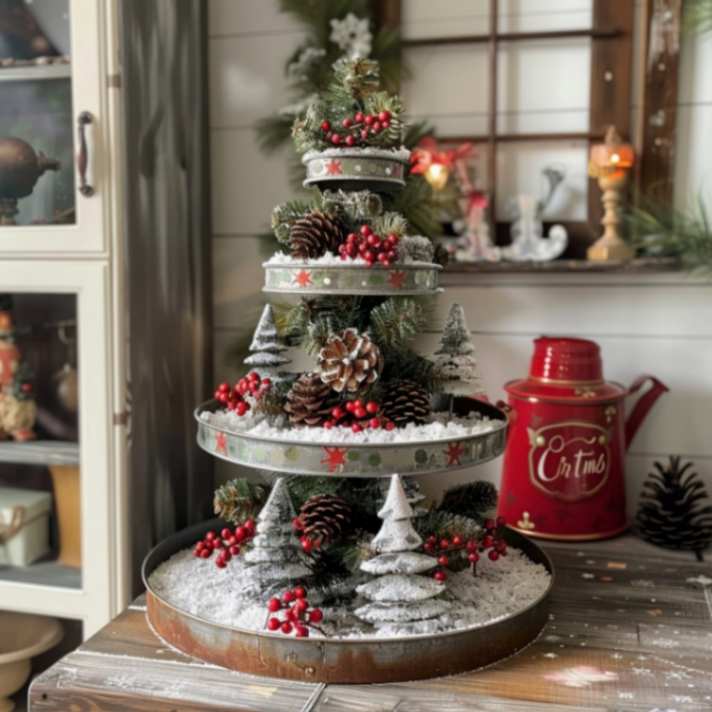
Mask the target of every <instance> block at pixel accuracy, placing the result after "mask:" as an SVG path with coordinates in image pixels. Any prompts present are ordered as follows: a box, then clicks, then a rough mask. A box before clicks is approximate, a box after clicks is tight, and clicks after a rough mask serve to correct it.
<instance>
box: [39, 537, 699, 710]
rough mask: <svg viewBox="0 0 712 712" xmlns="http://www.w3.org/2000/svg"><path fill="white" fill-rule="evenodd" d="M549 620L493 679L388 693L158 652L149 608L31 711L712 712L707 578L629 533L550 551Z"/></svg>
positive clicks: (67, 665) (477, 677) (94, 649)
mask: <svg viewBox="0 0 712 712" xmlns="http://www.w3.org/2000/svg"><path fill="white" fill-rule="evenodd" d="M546 548H547V551H548V553H549V554H550V555H551V557H552V559H553V561H554V566H555V569H556V582H555V585H554V590H553V594H552V601H551V615H550V621H549V623H548V625H547V626H546V628H545V630H544V631H543V633H542V635H541V636H540V637H539V639H538V640H537V641H535V642H534V643H533V644H532V645H530V646H529V647H528V648H526V649H525V650H524V651H522V652H521V653H520V654H519V655H516V656H514V657H512V658H509V659H507V660H504V661H502V662H500V663H498V664H496V665H493V666H491V667H490V668H487V669H485V670H480V671H476V672H472V673H467V674H464V675H458V676H454V677H446V678H435V679H432V680H424V681H420V682H408V683H397V684H388V685H330V686H328V687H327V686H324V685H317V684H306V683H294V682H283V681H280V680H275V679H267V678H258V677H252V676H248V675H241V674H239V673H235V672H231V671H229V670H224V669H222V668H219V667H216V666H214V665H209V664H205V663H202V662H200V661H196V660H192V659H190V658H188V657H187V656H185V655H183V654H182V653H180V652H178V651H176V650H174V649H171V648H170V647H168V646H166V645H165V644H164V643H162V642H161V641H160V640H159V639H158V638H157V637H156V636H155V635H154V634H153V633H152V632H151V630H150V628H149V626H148V625H147V623H146V620H145V609H144V606H143V601H142V599H137V601H136V602H135V603H134V604H133V605H132V606H131V607H130V608H129V609H128V610H126V611H125V612H124V613H122V614H121V615H120V616H119V617H118V618H117V619H116V620H115V621H113V622H112V623H111V624H110V625H108V626H107V627H106V628H105V629H104V630H102V631H101V632H100V633H99V634H97V635H96V636H94V637H93V638H91V639H90V640H89V641H87V642H86V643H85V644H84V645H82V646H81V648H79V650H77V651H76V652H74V653H71V654H70V655H68V656H67V657H65V658H64V659H63V660H61V661H60V662H59V663H57V664H56V665H55V666H54V667H52V668H50V670H48V671H47V672H45V673H44V674H42V675H41V676H39V677H38V678H37V679H36V680H35V681H34V683H33V685H32V688H31V709H32V710H53V711H54V710H69V709H71V710H75V711H76V712H80V711H81V710H152V711H153V710H155V711H157V712H163V711H164V710H166V711H167V710H181V711H183V710H188V711H191V712H192V711H193V710H195V711H197V710H237V711H240V712H241V711H243V710H244V711H248V710H249V711H250V712H260V711H262V710H265V711H266V710H269V711H270V712H282V711H285V712H286V711H289V712H292V711H294V712H298V711H303V710H315V711H318V712H385V711H393V712H396V711H398V712H405V711H406V710H407V711H408V712H426V711H427V712H430V711H433V712H435V711H437V712H490V711H492V712H493V711H494V710H506V712H543V711H544V710H546V711H547V712H574V710H576V711H577V712H604V711H608V710H616V711H620V712H652V711H653V710H655V709H658V710H679V711H680V712H682V710H712V568H711V567H710V566H709V565H708V564H698V563H696V562H695V561H694V560H693V559H692V558H688V557H687V556H684V555H680V554H672V553H670V552H665V551H661V550H659V549H655V548H653V547H650V546H648V545H645V544H643V543H642V542H638V541H637V540H635V539H633V538H632V537H624V538H621V539H617V540H614V541H612V542H610V543H595V544H586V545H562V544H550V545H547V547H546Z"/></svg>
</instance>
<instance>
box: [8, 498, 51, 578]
mask: <svg viewBox="0 0 712 712" xmlns="http://www.w3.org/2000/svg"><path fill="white" fill-rule="evenodd" d="M51 507H52V495H51V494H50V493H49V492H38V491H36V490H26V489H17V488H14V487H0V566H29V565H30V564H31V563H32V562H33V561H36V560H37V559H39V558H40V557H42V556H44V555H45V554H47V552H48V551H49V513H50V509H51Z"/></svg>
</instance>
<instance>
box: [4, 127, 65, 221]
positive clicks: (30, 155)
mask: <svg viewBox="0 0 712 712" xmlns="http://www.w3.org/2000/svg"><path fill="white" fill-rule="evenodd" d="M56 170H59V161H55V160H54V159H52V158H47V156H45V154H44V153H42V151H37V152H35V150H34V149H33V148H32V146H30V144H29V143H27V142H26V141H23V140H22V139H19V138H0V225H14V224H15V215H17V212H18V210H17V201H18V200H20V199H21V198H25V197H27V196H28V195H30V194H31V193H32V191H33V190H34V188H35V183H37V180H38V179H39V178H40V176H42V175H43V174H44V173H45V172H46V171H56Z"/></svg>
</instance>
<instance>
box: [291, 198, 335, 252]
mask: <svg viewBox="0 0 712 712" xmlns="http://www.w3.org/2000/svg"><path fill="white" fill-rule="evenodd" d="M343 239H344V228H343V226H342V225H341V223H340V222H339V221H338V220H335V219H334V218H332V217H329V216H328V215H325V214H324V213H322V212H320V211H319V210H315V211H313V212H311V213H309V214H308V215H305V216H304V217H303V218H301V219H300V220H296V221H295V222H294V223H293V224H292V226H291V228H290V230H289V247H290V250H291V253H292V257H297V258H299V259H308V258H310V257H321V256H322V255H323V254H324V253H326V252H333V253H334V254H336V253H337V252H338V249H339V245H340V244H341V243H342V242H343Z"/></svg>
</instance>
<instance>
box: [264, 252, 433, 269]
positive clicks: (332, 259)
mask: <svg viewBox="0 0 712 712" xmlns="http://www.w3.org/2000/svg"><path fill="white" fill-rule="evenodd" d="M398 265H409V266H410V267H430V268H432V267H438V268H439V267H440V265H436V264H435V263H434V262H421V261H418V260H414V259H412V258H411V257H409V256H404V258H403V259H402V260H399V261H398V262H395V263H394V264H393V265H392V266H391V267H396V266H398ZM262 266H263V267H364V268H365V269H390V268H386V267H382V266H380V265H373V266H372V267H369V266H368V263H367V262H366V260H364V259H363V257H349V258H347V259H345V260H342V259H341V256H340V255H335V254H334V253H333V252H325V253H324V254H323V255H321V257H311V258H309V259H300V258H298V257H292V256H291V255H288V254H287V253H286V252H275V253H274V254H273V255H272V257H270V258H269V259H268V260H267V262H265V263H263V265H262Z"/></svg>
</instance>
